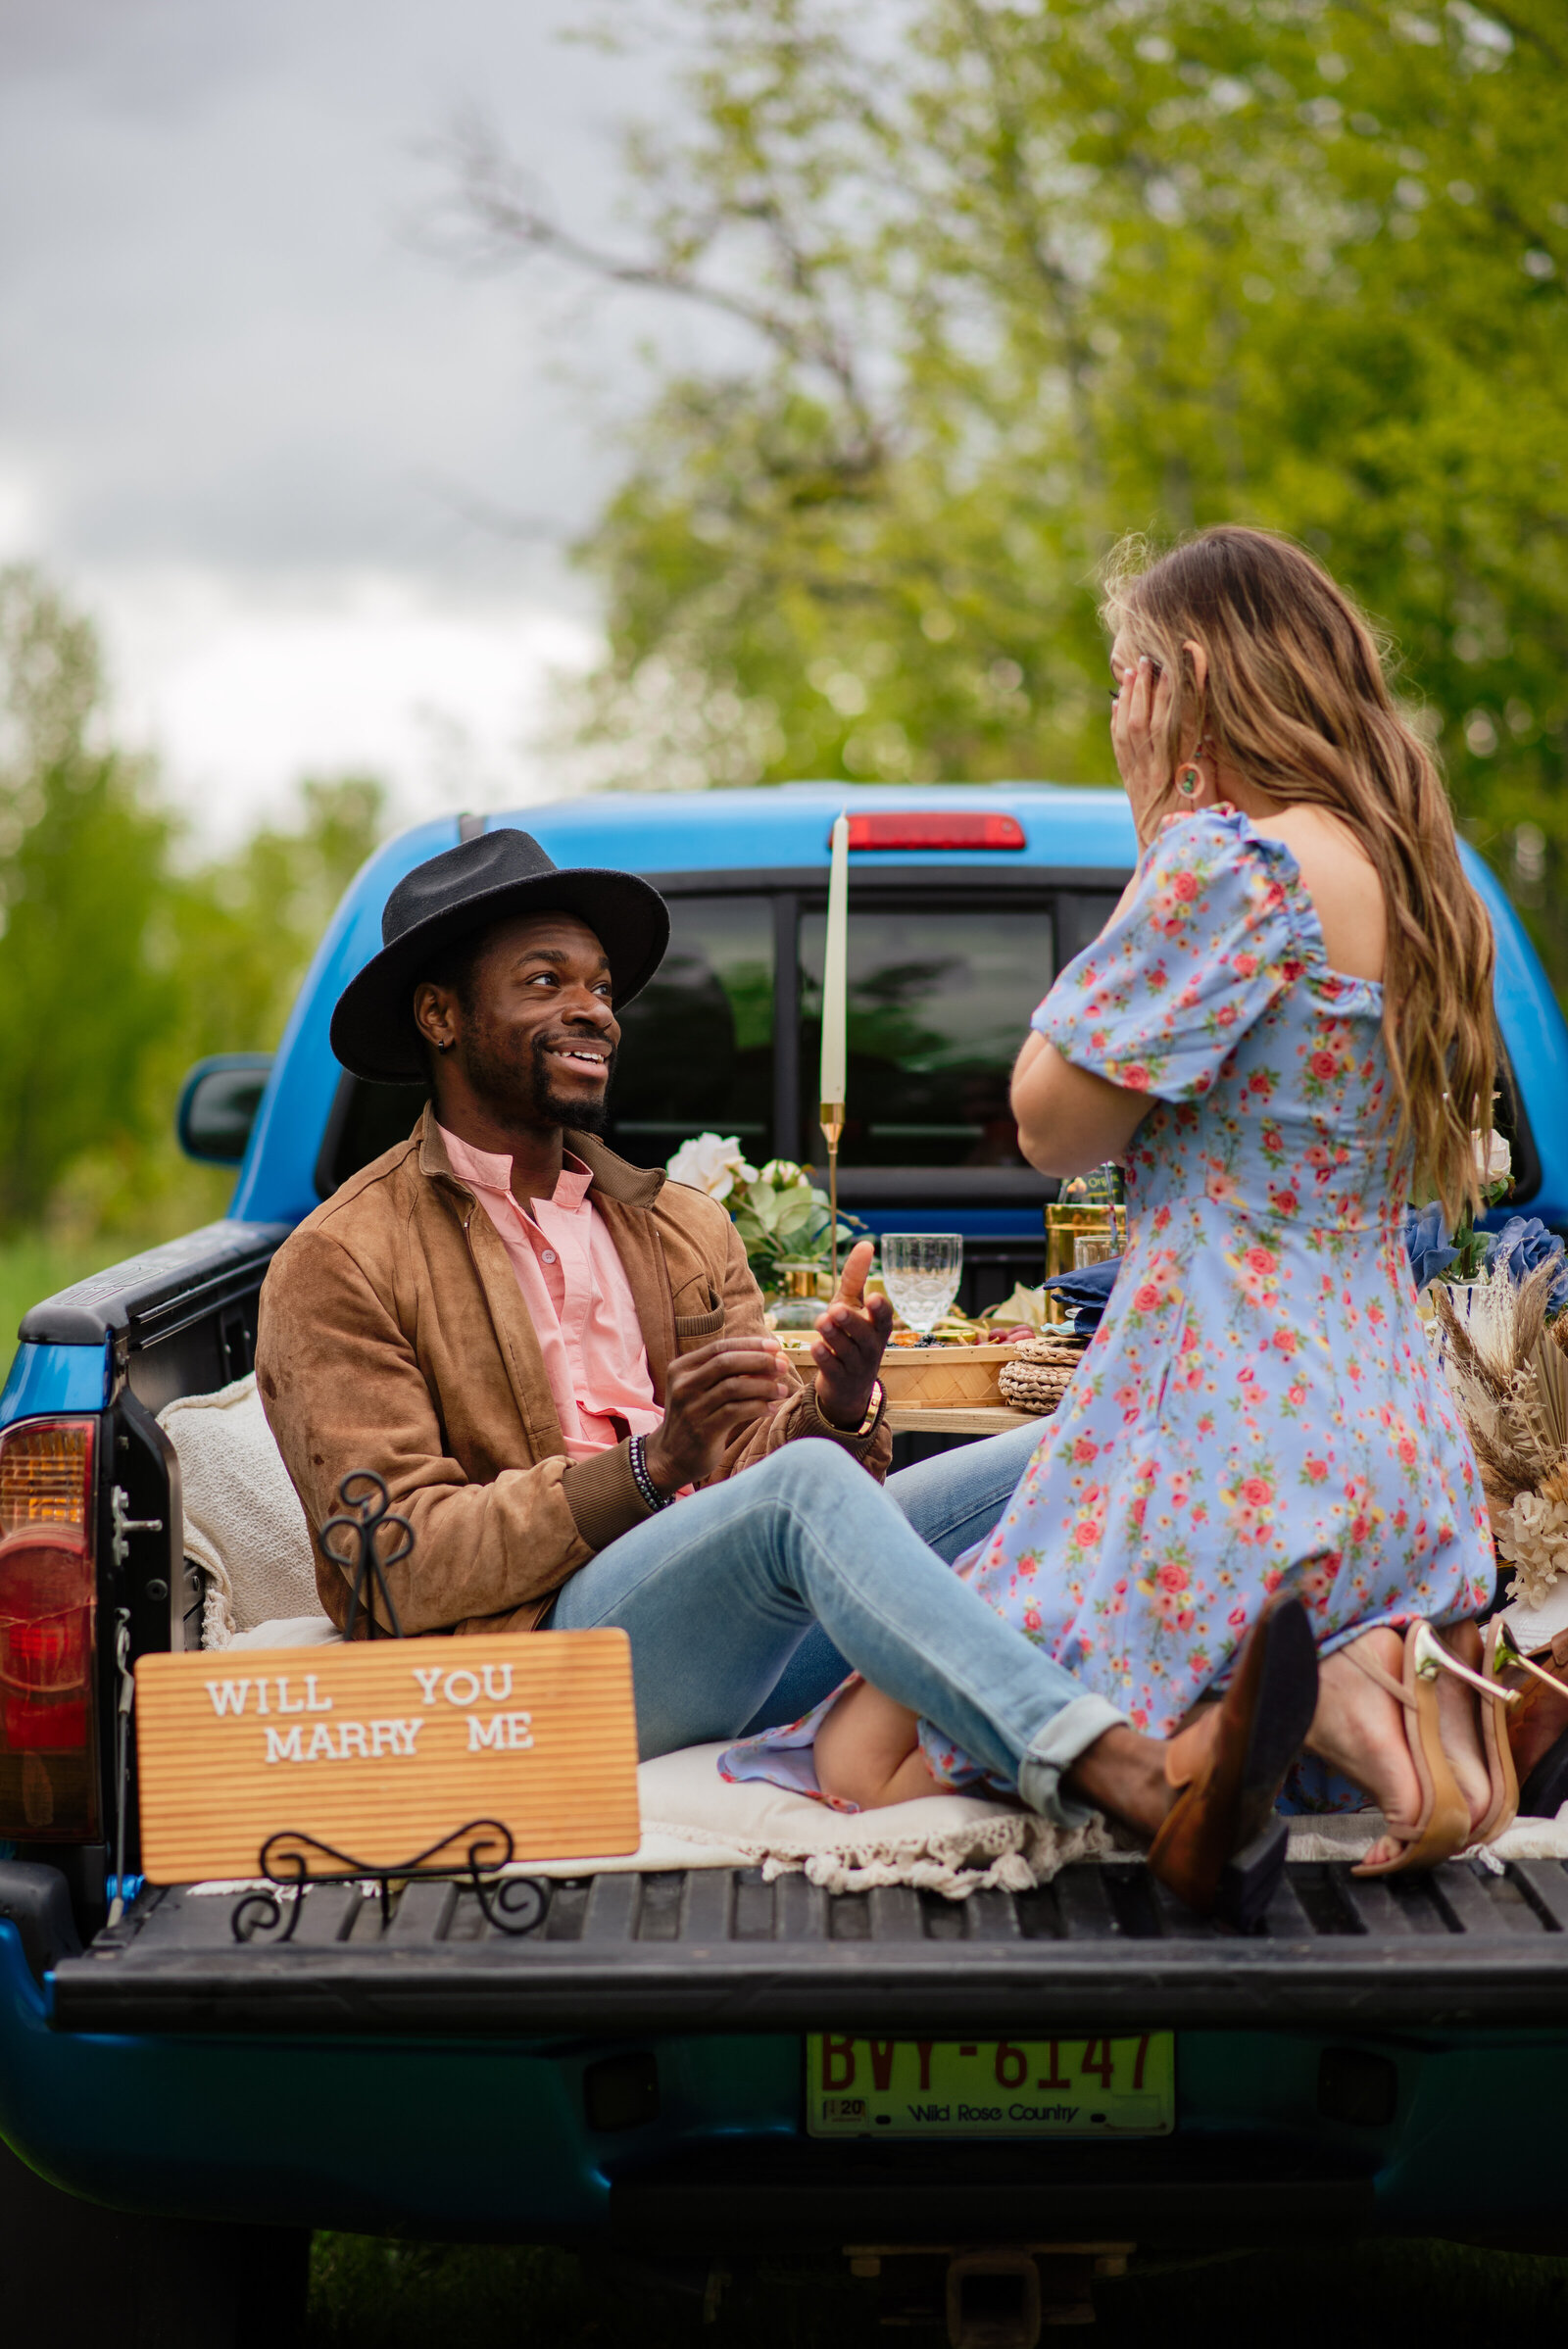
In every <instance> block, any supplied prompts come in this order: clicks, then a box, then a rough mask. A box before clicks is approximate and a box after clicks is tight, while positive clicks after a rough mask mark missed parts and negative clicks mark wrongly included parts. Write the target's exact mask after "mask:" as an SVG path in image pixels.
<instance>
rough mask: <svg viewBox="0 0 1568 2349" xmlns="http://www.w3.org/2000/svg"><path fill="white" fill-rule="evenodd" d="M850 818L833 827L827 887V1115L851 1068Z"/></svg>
mask: <svg viewBox="0 0 1568 2349" xmlns="http://www.w3.org/2000/svg"><path fill="white" fill-rule="evenodd" d="M849 935H850V819H849V817H848V816H847V815H841V816H840V817H839V819H838V821H837V823H835V825H834V826H833V869H832V872H831V873H830V875H829V877H828V885H827V955H826V958H825V960H824V962H823V964H822V1086H821V1091H820V1092H819V1093H818V1095H817V1097H816V1098H817V1100H818V1101H820V1102H821V1104H822V1111H823V1114H824V1116H825V1115H826V1113H827V1110H828V1108H829V1106H830V1105H838V1104H842V1102H843V1101H844V1088H845V1081H846V1077H847V1073H848V1069H849V1035H848V1028H849V959H848V957H849Z"/></svg>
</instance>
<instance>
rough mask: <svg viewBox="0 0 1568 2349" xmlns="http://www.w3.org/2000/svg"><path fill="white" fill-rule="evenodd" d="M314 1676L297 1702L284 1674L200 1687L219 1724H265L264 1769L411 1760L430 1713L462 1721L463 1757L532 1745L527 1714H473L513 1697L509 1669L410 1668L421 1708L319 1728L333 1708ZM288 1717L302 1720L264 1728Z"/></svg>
mask: <svg viewBox="0 0 1568 2349" xmlns="http://www.w3.org/2000/svg"><path fill="white" fill-rule="evenodd" d="M411 1677H412V1679H413V1680H414V1681H415V1683H416V1684H417V1688H418V1691H419V1696H420V1699H421V1702H422V1705H423V1707H424V1708H426V1709H424V1710H421V1711H419V1712H417V1713H415V1714H413V1715H412V1716H403V1715H395V1716H392V1717H390V1718H383V1719H381V1720H378V1721H343V1720H337V1721H323V1720H322V1719H321V1718H320V1716H321V1715H322V1714H323V1713H331V1712H333V1711H334V1710H335V1709H336V1708H335V1706H334V1702H333V1699H332V1698H331V1697H330V1696H322V1695H321V1694H320V1693H319V1689H318V1687H317V1682H318V1679H319V1675H318V1674H317V1673H314V1672H307V1673H306V1674H305V1675H304V1681H305V1693H304V1695H303V1696H296V1695H292V1694H291V1693H290V1688H289V1682H290V1680H291V1678H292V1675H290V1674H286V1673H280V1674H275V1675H271V1674H270V1675H268V1676H266V1677H264V1678H262V1679H257V1680H233V1681H208V1682H207V1683H206V1684H205V1686H206V1689H207V1693H208V1695H209V1696H210V1697H211V1698H212V1700H213V1711H214V1712H215V1713H216V1714H217V1715H218V1717H219V1719H220V1720H222V1719H223V1718H225V1717H232V1718H234V1719H242V1718H244V1719H249V1720H253V1721H255V1722H257V1723H258V1725H260V1724H261V1723H262V1722H263V1721H266V1723H267V1727H266V1728H265V1730H264V1731H263V1735H264V1736H265V1737H266V1740H267V1756H266V1758H267V1760H268V1761H270V1762H346V1761H350V1760H353V1761H361V1762H368V1761H375V1760H377V1759H378V1758H379V1757H380V1756H382V1755H391V1756H402V1757H403V1758H405V1759H412V1758H413V1757H414V1755H415V1754H416V1752H417V1738H418V1735H419V1732H420V1730H421V1729H423V1728H424V1726H425V1723H426V1722H427V1720H428V1719H429V1717H430V1716H429V1710H428V1708H430V1707H434V1708H435V1709H436V1711H437V1715H438V1717H439V1716H440V1715H441V1714H442V1713H444V1712H446V1709H447V1708H448V1707H453V1708H455V1709H456V1710H457V1711H458V1712H459V1713H460V1714H461V1715H462V1716H463V1717H464V1718H465V1720H466V1724H467V1731H468V1742H467V1751H468V1752H469V1753H480V1752H483V1751H485V1750H487V1749H488V1750H489V1751H490V1752H493V1753H517V1752H521V1751H522V1750H524V1749H525V1748H527V1747H529V1746H531V1745H532V1744H533V1715H532V1714H531V1713H514V1712H498V1711H494V1710H489V1709H487V1710H485V1711H482V1712H481V1711H478V1710H475V1709H474V1708H476V1707H478V1706H479V1705H481V1704H483V1705H485V1706H486V1707H487V1708H489V1707H495V1706H499V1705H505V1704H506V1702H507V1699H508V1698H509V1697H510V1696H511V1694H512V1666H511V1665H510V1664H484V1665H481V1666H480V1668H479V1669H478V1671H476V1672H474V1671H470V1670H469V1669H468V1667H467V1666H466V1665H462V1664H460V1665H459V1666H457V1667H456V1669H454V1670H451V1671H449V1670H446V1669H445V1668H444V1667H443V1666H441V1665H439V1664H435V1665H430V1666H424V1667H420V1666H418V1665H416V1666H415V1667H414V1670H413V1673H412V1675H411ZM291 1713H298V1714H303V1715H304V1716H305V1719H303V1720H299V1721H295V1722H294V1723H293V1724H292V1726H291V1727H289V1728H287V1729H274V1728H273V1727H272V1726H271V1719H270V1716H274V1715H283V1716H285V1717H286V1716H287V1715H289V1714H291Z"/></svg>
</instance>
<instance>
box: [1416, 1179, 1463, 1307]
mask: <svg viewBox="0 0 1568 2349" xmlns="http://www.w3.org/2000/svg"><path fill="white" fill-rule="evenodd" d="M1404 1245H1405V1249H1406V1252H1407V1253H1408V1255H1409V1258H1410V1272H1411V1276H1412V1278H1413V1279H1414V1281H1415V1285H1416V1288H1417V1290H1418V1291H1419V1290H1422V1289H1424V1288H1425V1287H1426V1285H1427V1283H1428V1282H1429V1281H1435V1280H1436V1279H1437V1277H1438V1275H1439V1273H1440V1272H1446V1271H1447V1269H1448V1266H1449V1265H1450V1264H1451V1263H1452V1262H1453V1260H1454V1258H1455V1257H1456V1256H1457V1255H1458V1253H1459V1251H1458V1249H1457V1248H1450V1247H1449V1246H1448V1227H1447V1225H1446V1223H1445V1221H1444V1219H1443V1209H1442V1208H1441V1207H1440V1206H1439V1205H1438V1204H1437V1203H1436V1201H1434V1202H1433V1204H1432V1205H1431V1206H1430V1207H1420V1208H1416V1207H1412V1208H1411V1209H1410V1210H1409V1212H1408V1214H1407V1215H1406V1216H1405V1219H1404Z"/></svg>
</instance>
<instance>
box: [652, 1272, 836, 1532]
mask: <svg viewBox="0 0 1568 2349" xmlns="http://www.w3.org/2000/svg"><path fill="white" fill-rule="evenodd" d="M861 1278H862V1279H863V1278H864V1274H863V1272H862V1274H861ZM789 1392H790V1383H789V1380H788V1379H787V1378H786V1377H785V1376H784V1363H783V1349H782V1348H781V1346H779V1342H778V1340H777V1339H776V1338H775V1337H773V1336H772V1335H771V1333H770V1332H768V1331H766V1330H760V1331H759V1333H758V1335H757V1336H756V1337H755V1338H714V1339H713V1340H712V1341H711V1344H709V1345H707V1346H698V1347H697V1348H696V1349H695V1351H694V1352H692V1353H689V1354H682V1355H680V1356H679V1357H678V1359H677V1360H676V1361H674V1362H672V1363H671V1364H670V1370H669V1385H668V1388H667V1391H666V1393H665V1395H664V1417H663V1421H662V1425H661V1426H659V1427H657V1428H656V1429H655V1430H654V1433H653V1434H652V1435H651V1436H650V1437H649V1439H648V1442H647V1444H645V1445H644V1447H643V1464H644V1466H645V1467H646V1468H647V1470H648V1473H649V1475H650V1476H651V1477H652V1478H653V1480H654V1483H655V1484H656V1485H657V1486H658V1487H659V1490H660V1492H661V1493H678V1492H679V1491H680V1489H681V1487H682V1486H683V1485H700V1484H701V1483H702V1481H703V1479H704V1477H706V1476H711V1474H712V1472H713V1470H714V1469H715V1468H716V1467H717V1466H718V1464H719V1461H720V1460H721V1459H722V1458H723V1456H724V1447H725V1445H726V1444H728V1443H729V1441H730V1438H731V1437H732V1436H733V1435H734V1434H735V1431H736V1429H737V1428H741V1427H744V1426H745V1425H746V1424H747V1422H748V1421H749V1420H753V1419H755V1418H756V1417H757V1416H758V1414H759V1412H760V1411H762V1410H765V1409H766V1408H767V1406H768V1405H769V1404H770V1403H776V1402H780V1401H782V1399H783V1397H784V1396H785V1395H788V1394H789ZM860 1410H861V1414H862V1416H863V1414H864V1411H865V1405H864V1403H862V1404H861V1405H860Z"/></svg>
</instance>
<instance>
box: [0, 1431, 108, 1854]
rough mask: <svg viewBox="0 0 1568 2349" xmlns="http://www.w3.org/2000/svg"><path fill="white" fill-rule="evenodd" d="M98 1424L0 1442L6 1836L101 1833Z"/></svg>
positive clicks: (7, 1436)
mask: <svg viewBox="0 0 1568 2349" xmlns="http://www.w3.org/2000/svg"><path fill="white" fill-rule="evenodd" d="M93 1427H94V1422H93V1421H92V1420H90V1419H33V1420H25V1421H24V1422H23V1423H22V1424H21V1425H20V1426H18V1427H14V1428H8V1429H7V1430H6V1431H5V1432H4V1434H3V1435H0V1835H8V1836H10V1837H12V1838H14V1839H18V1840H22V1841H33V1842H57V1843H58V1842H78V1841H82V1840H84V1839H86V1838H87V1837H89V1836H91V1835H95V1834H96V1833H97V1828H98V1766H97V1743H98V1741H97V1736H96V1730H95V1723H94V1708H93V1634H94V1628H95V1622H96V1615H97V1586H96V1577H95V1574H94V1570H93V1538H92V1443H93Z"/></svg>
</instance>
